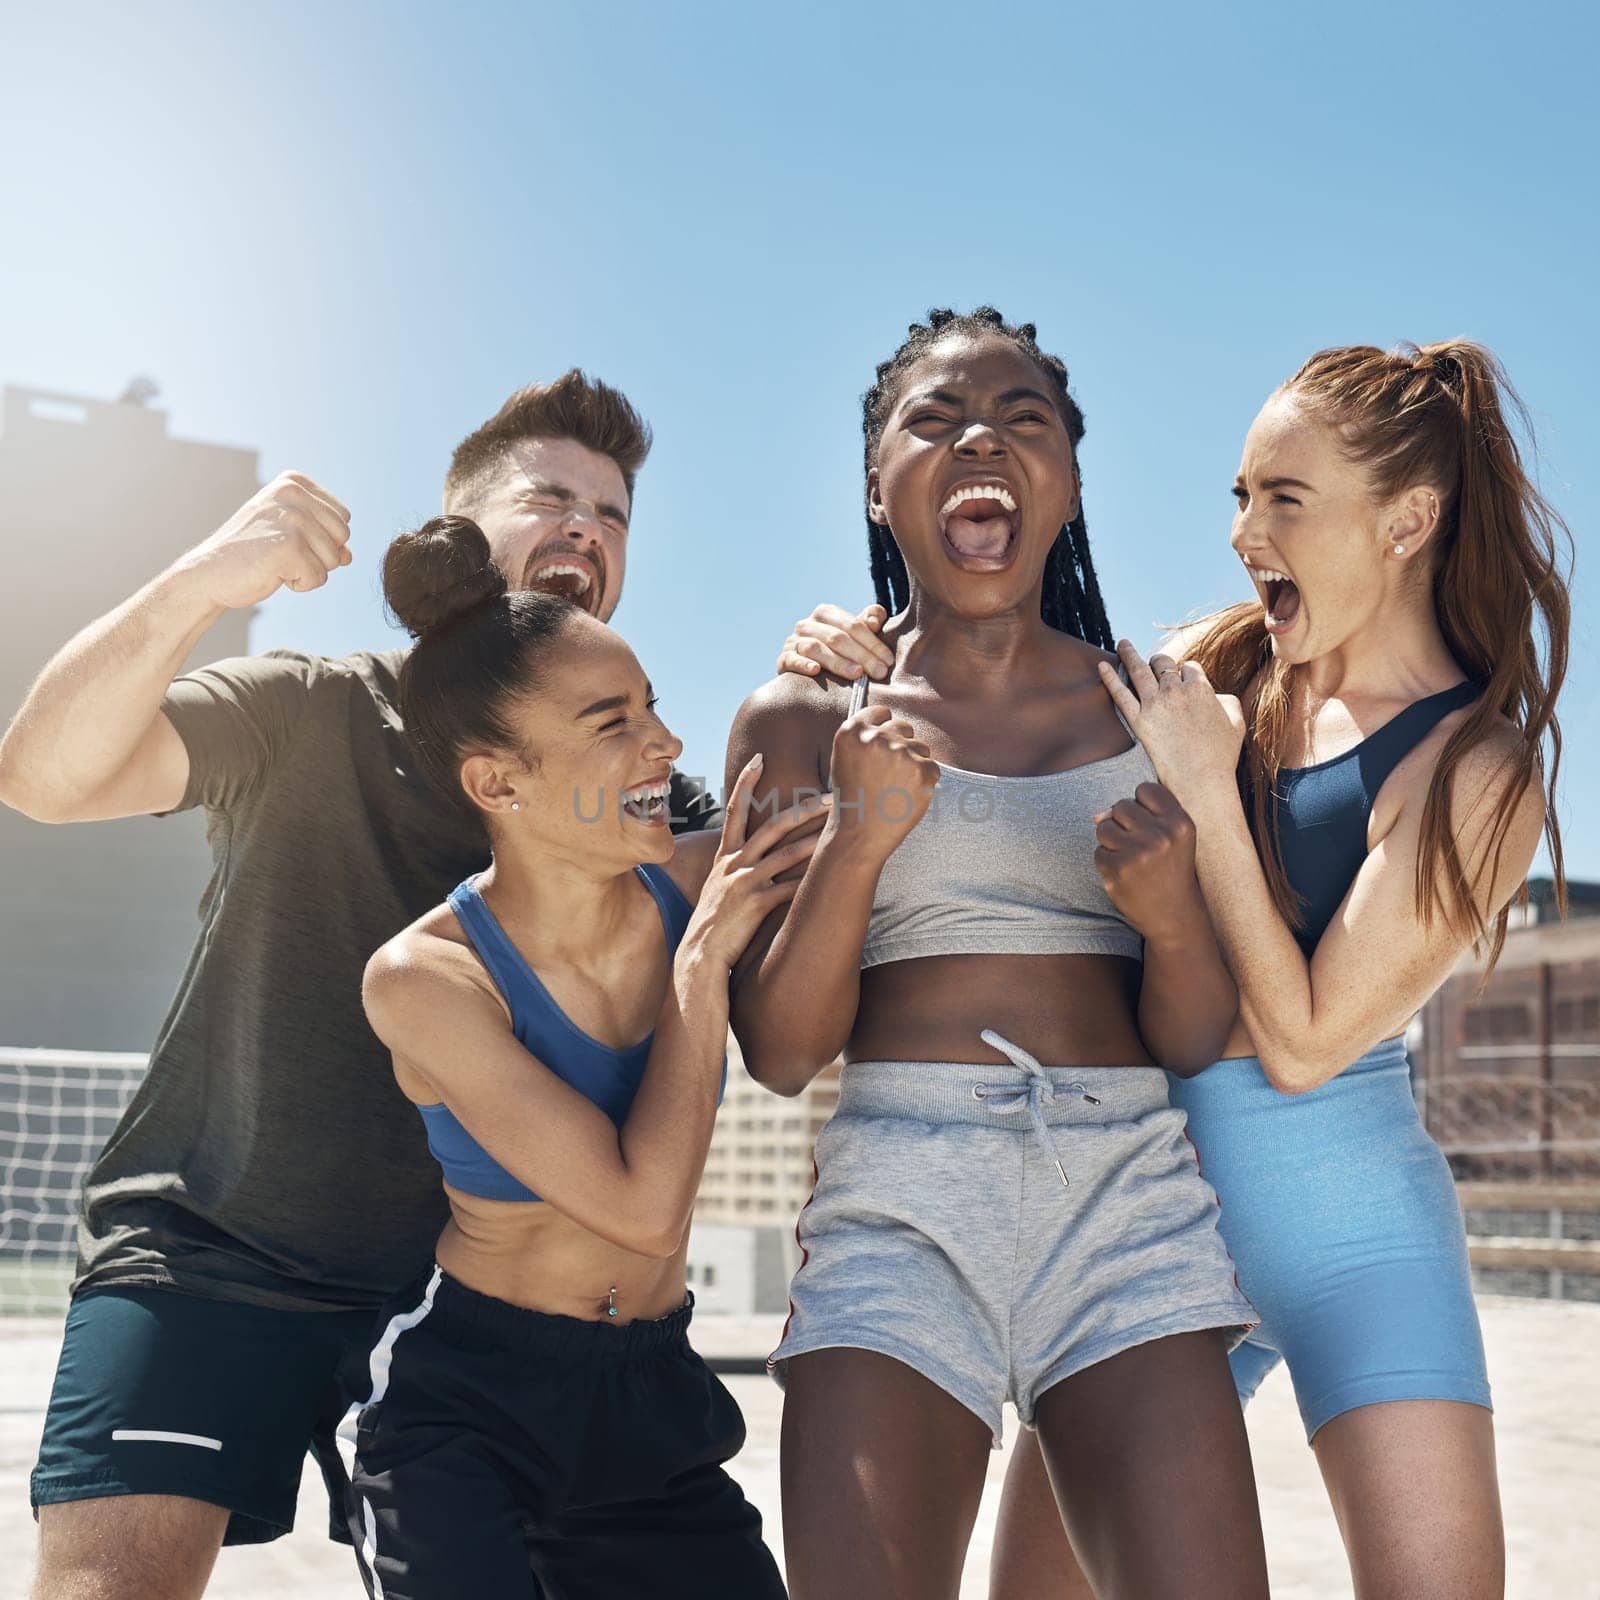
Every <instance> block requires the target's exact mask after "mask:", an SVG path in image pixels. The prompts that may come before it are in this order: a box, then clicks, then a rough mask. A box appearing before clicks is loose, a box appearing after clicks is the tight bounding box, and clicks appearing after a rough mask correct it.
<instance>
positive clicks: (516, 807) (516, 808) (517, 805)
mask: <svg viewBox="0 0 1600 1600" xmlns="http://www.w3.org/2000/svg"><path fill="white" fill-rule="evenodd" d="M1399 548H1400V547H1399V545H1396V546H1395V549H1397V550H1398V549H1399ZM511 809H512V810H513V811H520V810H521V809H522V802H521V801H520V800H513V801H512V802H511Z"/></svg>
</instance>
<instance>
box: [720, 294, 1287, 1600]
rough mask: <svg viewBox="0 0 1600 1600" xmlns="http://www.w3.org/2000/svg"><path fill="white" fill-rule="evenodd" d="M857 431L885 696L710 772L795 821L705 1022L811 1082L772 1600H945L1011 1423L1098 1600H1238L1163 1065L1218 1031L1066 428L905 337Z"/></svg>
mask: <svg viewBox="0 0 1600 1600" xmlns="http://www.w3.org/2000/svg"><path fill="white" fill-rule="evenodd" d="M863 424H864V434H865V467H866V499H867V519H868V527H869V536H870V548H871V554H872V563H873V576H874V580H875V582H876V583H877V584H878V587H879V593H880V595H881V597H882V599H883V601H884V604H885V607H886V608H887V607H891V606H892V607H894V608H895V609H896V611H897V613H898V614H897V615H896V616H895V618H894V620H893V622H891V623H889V624H888V625H887V627H885V628H884V630H883V642H884V643H885V645H886V646H887V647H888V648H889V650H890V651H891V652H892V655H893V671H892V673H891V674H890V676H889V678H888V680H887V682H885V683H884V684H883V685H882V686H881V687H879V688H878V689H877V690H876V692H875V695H874V698H873V701H872V703H871V704H867V703H866V695H865V693H864V692H862V691H864V689H865V683H864V682H862V683H860V684H858V685H857V689H856V692H855V693H853V694H852V693H851V691H850V690H849V688H848V687H847V686H846V685H844V684H842V683H838V682H829V681H824V680H822V679H820V678H819V679H816V680H812V679H807V678H804V677H801V676H797V675H794V674H788V675H784V676H782V677H780V678H778V679H776V680H774V681H773V682H772V683H770V684H768V685H766V686H765V687H764V688H762V689H761V690H759V691H757V693H755V694H754V695H752V696H751V697H750V699H748V700H747V701H746V702H745V704H744V706H743V707H742V708H741V711H740V713H739V717H738V720H737V722H736V724H735V727H734V732H733V736H732V740H731V742H730V747H729V766H728V771H729V772H730V773H733V772H737V771H739V770H741V769H742V768H743V766H744V764H745V762H746V761H747V760H748V758H749V755H750V753H751V752H753V751H755V750H757V749H759V750H761V751H762V752H763V753H764V754H765V756H766V765H765V767H764V769H763V771H762V775H761V778H760V783H759V788H758V803H761V802H765V803H767V804H769V805H776V804H786V803H791V801H792V800H794V799H798V798H800V797H803V796H804V795H805V794H806V793H807V792H808V791H812V792H814V791H817V790H823V789H827V790H831V793H832V803H831V805H830V807H829V815H828V821H827V822H826V824H825V826H824V828H823V830H822V833H821V835H820V837H819V840H818V843H817V847H816V851H815V854H814V855H813V857H812V860H811V862H810V864H809V866H808V869H807V871H806V875H805V877H804V880H803V881H802V882H801V884H800V887H799V889H798V891H797V893H796V895H795V898H794V900H793V902H792V903H791V905H790V906H789V907H787V908H785V910H786V914H785V911H780V912H776V913H774V914H773V915H772V916H771V917H769V918H768V919H767V922H766V923H765V924H764V925H763V928H762V929H761V931H760V932H759V933H758V934H757V935H756V937H755V939H754V940H753V941H752V942H751V945H750V947H749V949H748V950H747V952H746V954H745V956H744V958H743V959H742V960H741V962H740V964H739V967H738V968H737V969H736V974H735V989H734V998H733V1003H732V1021H733V1025H734V1029H735V1031H736V1033H737V1034H738V1036H739V1039H740V1042H741V1044H742V1046H743V1048H744V1055H745V1060H746V1062H747V1064H748V1065H749V1068H750V1070H751V1072H752V1073H753V1075H754V1076H755V1077H756V1078H758V1079H759V1080H760V1081H762V1082H764V1083H766V1084H767V1085H768V1086H769V1087H771V1088H773V1089H775V1090H777V1091H778V1092H779V1093H787V1094H794V1093H798V1092H799V1091H800V1089H801V1088H803V1087H804V1085H805V1084H806V1083H807V1082H809V1081H810V1080H811V1078H812V1077H813V1076H815V1074H816V1073H817V1072H818V1071H819V1070H820V1069H821V1068H822V1067H823V1066H825V1065H826V1064H827V1063H829V1062H830V1061H832V1060H833V1059H834V1058H835V1056H836V1055H838V1054H839V1053H840V1051H841V1050H842V1051H843V1052H844V1055H845V1061H846V1065H845V1068H844V1074H843V1078H842V1080H841V1086H840V1101H839V1108H838V1111H837V1113H836V1114H835V1116H834V1117H833V1119H832V1121H831V1122H830V1123H829V1124H828V1126H827V1127H826V1128H825V1129H824V1130H823V1132H822V1134H821V1136H820V1138H819V1139H818V1142H817V1165H818V1178H817V1186H816V1190H815V1192H814V1194H813V1196H812V1199H811V1201H810V1202H809V1204H808V1205H807V1207H806V1209H805V1211H804V1212H803V1213H802V1215H801V1219H800V1224H799V1230H798V1233H799V1239H800V1243H801V1245H802V1247H803V1248H804V1251H805V1257H804V1260H803V1262H802V1264H801V1266H800V1269H799V1271H798V1273H797V1274H796V1276H795V1280H794V1284H793V1287H792V1289H791V1301H792V1309H791V1315H790V1319H789V1323H788V1325H787V1327H786V1329H785V1334H784V1338H783V1341H782V1343H781V1344H780V1346H779V1348H778V1350H777V1351H776V1352H775V1353H774V1356H773V1366H774V1372H775V1375H777V1376H778V1377H779V1378H780V1381H783V1382H784V1383H785V1385H786V1388H787V1399H786V1404H785V1410H784V1423H783V1444H782V1482H783V1501H784V1546H785V1554H786V1558H787V1562H788V1570H789V1582H790V1589H791V1593H792V1594H793V1595H794V1596H796V1597H797V1600H817V1597H833V1596H837V1595H841V1594H872V1595H875V1596H883V1597H904V1600H940V1597H947V1596H948V1597H953V1596H954V1595H955V1594H956V1592H957V1589H958V1587H959V1584H960V1575H961V1568H962V1563H963V1558H964V1556H965V1551H966V1545H967V1540H968V1538H969V1536H970V1533H971V1529H972V1525H973V1520H974V1517H975V1515H976V1512H977V1507H978V1499H979V1495H980V1493H981V1491H982V1487H983V1481H984V1475H985V1467H986V1462H987V1457H988V1452H989V1447H990V1446H991V1444H995V1443H998V1440H999V1434H1000V1428H1001V1411H1002V1406H1003V1405H1004V1404H1005V1403H1006V1402H1007V1401H1009V1402H1011V1403H1012V1404H1014V1405H1015V1406H1016V1408H1017V1411H1018V1414H1019V1415H1020V1416H1021V1418H1022V1420H1023V1421H1024V1423H1026V1424H1027V1425H1028V1426H1030V1427H1033V1428H1037V1430H1038V1437H1039V1441H1040V1446H1041V1448H1042V1450H1043V1453H1044V1457H1045V1459H1046V1460H1048V1462H1049V1464H1050V1472H1051V1477H1052V1479H1053V1481H1054V1483H1055V1485H1056V1488H1057V1490H1058V1491H1059V1494H1060V1497H1061V1504H1062V1512H1063V1514H1064V1515H1065V1516H1066V1517H1067V1518H1068V1519H1069V1522H1070V1525H1071V1528H1072V1535H1073V1542H1074V1544H1075V1545H1076V1547H1077V1548H1078V1550H1079V1551H1080V1552H1081V1554H1082V1555H1083V1558H1084V1561H1085V1564H1086V1566H1087V1567H1088V1569H1089V1571H1090V1572H1091V1574H1092V1576H1093V1578H1094V1581H1095V1583H1096V1585H1097V1588H1098V1589H1099V1592H1100V1593H1101V1594H1103V1595H1108V1596H1109V1595H1119V1596H1129V1597H1133V1596H1149V1595H1177V1594H1183V1595H1185V1596H1186V1597H1190V1600H1209V1597H1214V1600H1251V1597H1256V1596H1264V1595H1265V1594H1266V1574H1265V1563H1264V1558H1263V1555H1262V1551H1261V1534H1260V1524H1259V1519H1258V1516H1257V1512H1256V1502H1255V1486H1254V1481H1253V1479H1252V1477H1251V1471H1250V1462H1249V1451H1248V1447H1247V1443H1246V1440H1245V1437H1244V1432H1243V1426H1242V1419H1241V1417H1240V1414H1239V1410H1238V1406H1237V1403H1236V1402H1235V1399H1234V1394H1233V1386H1232V1383H1231V1380H1230V1378H1229V1374H1228V1365H1227V1359H1226V1358H1227V1350H1228V1348H1229V1345H1230V1343H1232V1342H1235V1341H1236V1340H1237V1338H1238V1337H1239V1335H1240V1333H1241V1332H1242V1330H1243V1329H1244V1328H1245V1327H1246V1326H1248V1325H1250V1324H1252V1323H1253V1322H1254V1321H1255V1317H1254V1313H1253V1311H1252V1310H1251V1307H1250V1306H1249V1304H1248V1302H1247V1301H1246V1300H1245V1299H1244V1297H1243V1296H1242V1295H1241V1294H1240V1293H1239V1290H1238V1287H1237V1285H1236V1284H1235V1282H1234V1275H1233V1268H1232V1264H1231V1263H1230V1261H1229V1260H1228V1257H1227V1253H1226V1250H1225V1249H1224V1248H1223V1246H1222V1243H1221V1240H1220V1236H1219V1234H1218V1231H1217V1226H1216V1214H1217V1213H1216V1202H1215V1196H1214V1194H1213V1193H1212V1191H1211V1189H1210V1188H1209V1186H1208V1185H1207V1184H1206V1183H1205V1181H1204V1180H1203V1179H1202V1177H1201V1176H1200V1173H1199V1170H1198V1167H1197V1164H1196V1162H1195V1158H1194V1154H1193V1150H1192V1148H1191V1147H1190V1145H1189V1143H1188V1141H1187V1140H1186V1139H1185V1138H1184V1136H1183V1123H1182V1118H1181V1116H1180V1115H1179V1114H1178V1113H1176V1112H1175V1111H1173V1110H1172V1108H1171V1107H1170V1105H1169V1103H1168V1080H1167V1076H1166V1074H1165V1073H1164V1072H1163V1071H1162V1070H1161V1068H1163V1067H1166V1068H1169V1069H1170V1070H1172V1071H1173V1072H1175V1073H1178V1074H1180V1075H1181V1074H1185V1073H1188V1072H1191V1071H1193V1070H1195V1069H1197V1068H1198V1067H1200V1066H1202V1065H1203V1064H1205V1063H1206V1062H1208V1061H1209V1060H1210V1059H1211V1058H1212V1056H1213V1055H1214V1054H1215V1053H1216V1051H1217V1050H1218V1049H1220V1048H1221V1045H1222V1043H1223V1040H1224V1038H1225V1036H1226V1033H1227V1029H1228V1027H1229V1026H1230V1024H1231V1021H1232V1017H1233V1014H1234V1011H1235V1008H1236V997H1235V995H1234V991H1233V986H1232V983H1231V981H1230V980H1229V978H1228V975H1227V972H1226V970H1225V969H1224V967H1223V965H1222V962H1221V959H1220V955H1219V952H1218V949H1217V946H1216V942H1215V939H1214V938H1213V936H1212V933H1211V930H1210V927H1209V925H1208V923H1207V920H1206V915H1205V910H1204V907H1203V905H1202V903H1201V901H1200V896H1199V889H1198V885H1197V883H1196V880H1195V874H1194V865H1193V832H1192V829H1191V828H1190V826H1189V823H1188V820H1187V818H1186V817H1184V815H1183V813H1182V811H1181V809H1180V808H1179V807H1178V806H1177V805H1176V804H1175V803H1174V802H1173V800H1172V797H1171V796H1170V795H1169V794H1168V793H1167V791H1166V790H1165V789H1164V788H1162V787H1161V786H1160V785H1159V784H1158V783H1156V782H1155V781H1154V772H1153V770H1152V768H1151V767H1150V764H1149V762H1148V760H1147V759H1146V757H1145V756H1144V754H1143V753H1142V751H1141V749H1140V747H1139V746H1138V744H1137V742H1135V741H1134V740H1132V739H1131V737H1130V735H1129V732H1128V730H1127V729H1126V727H1124V725H1123V724H1122V723H1121V722H1120V721H1119V719H1118V717H1117V714H1116V711H1115V708H1114V707H1113V705H1112V702H1111V700H1110V699H1109V697H1108V696H1107V695H1106V693H1105V689H1104V686H1103V685H1102V683H1101V681H1100V677H1099V668H1100V665H1101V664H1102V663H1104V662H1110V661H1112V660H1113V659H1114V658H1113V657H1112V656H1111V655H1110V653H1109V651H1108V649H1107V647H1108V646H1109V644H1110V643H1111V635H1110V632H1109V629H1108V628H1107V625H1106V620H1105V615H1104V610H1103V608H1102V606H1101V604H1100V598H1099V592H1098V586H1097V584H1096V582H1095V577H1094V568H1093V564H1092V562H1091V560H1090V556H1089V548H1088V542H1087V536H1086V532H1085V526H1084V517H1083V509H1082V499H1081V495H1080V493H1079V477H1078V466H1077V445H1078V442H1079V440H1080V439H1081V438H1082V436H1083V415H1082V412H1081V411H1080V410H1079V408H1078V405H1077V403H1076V401H1075V400H1074V399H1073V397H1072V394H1071V392H1070V390H1069V388H1068V383H1067V373H1066V369H1065V367H1064V366H1063V365H1062V364H1061V362H1060V361H1059V360H1057V359H1056V358H1055V357H1053V356H1049V355H1046V354H1045V353H1044V352H1042V351H1041V350H1040V349H1039V346H1038V343H1037V341H1036V338H1035V333H1034V329H1033V327H1032V326H1031V325H1029V324H1022V325H1020V326H1014V325H1011V324H1008V323H1006V322H1005V321H1004V320H1003V319H1002V318H1001V317H1000V315H999V314H998V313H997V312H995V311H993V310H992V309H989V308H983V309H981V310H979V311H977V312H974V313H972V314H971V315H968V316H956V315H955V314H953V313H951V312H948V311H941V312H935V313H933V315H932V316H931V317H930V319H929V321H928V322H927V323H926V324H918V325H916V326H914V327H913V328H912V330H911V335H910V337H909V338H908V339H907V340H906V342H905V343H904V345H902V347H901V348H900V350H898V351H897V352H896V353H895V355H894V356H893V357H892V358H891V359H890V360H889V361H887V362H885V363H884V364H883V365H882V366H880V367H879V369H878V374H877V382H876V383H875V384H874V385H873V387H872V388H871V389H870V390H869V391H868V393H867V395H866V399H865V405H864V416H863ZM1130 793H1133V794H1134V795H1135V800H1134V801H1133V802H1132V803H1131V805H1130V806H1129V807H1128V808H1126V809H1127V815H1126V817H1125V819H1124V820H1125V824H1126V825H1125V827H1124V828H1123V830H1122V833H1123V837H1122V838H1120V839H1119V840H1118V841H1116V843H1115V844H1114V846H1112V847H1109V848H1102V849H1099V850H1098V851H1097V849H1096V841H1095V827H1096V819H1097V818H1098V817H1099V815H1100V814H1101V813H1102V812H1104V811H1105V810H1106V808H1107V807H1109V806H1110V805H1112V804H1113V803H1114V802H1116V801H1118V800H1120V799H1122V798H1123V797H1124V796H1125V795H1128V794H1130Z"/></svg>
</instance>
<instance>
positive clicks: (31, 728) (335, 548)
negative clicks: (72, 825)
mask: <svg viewBox="0 0 1600 1600" xmlns="http://www.w3.org/2000/svg"><path fill="white" fill-rule="evenodd" d="M348 524H349V512H348V511H346V510H345V509H344V507H343V506H341V505H339V504H338V502H337V501H335V500H333V499H332V497H331V496H329V495H328V494H327V492H326V491H325V490H322V489H320V488H318V487H317V486H316V485H315V484H313V483H312V482H311V480H310V479H308V478H302V477H300V476H299V475H298V474H294V473H286V474H284V475H283V476H281V477H279V478H276V479H274V480H273V482H272V483H270V484H268V485H267V486H266V488H264V489H263V490H261V491H260V493H258V494H257V495H255V496H254V497H253V498H252V499H250V500H249V501H247V502H246V503H245V505H244V506H243V507H241V508H240V510H239V511H238V512H236V513H235V514H234V516H233V517H232V518H230V519H229V521H228V522H226V523H225V524H224V525H223V526H222V527H221V528H220V529H219V530H218V531H217V532H216V533H214V534H213V535H212V536H211V537H210V538H209V539H207V540H206V541H205V542H204V543H203V544H201V545H199V546H198V547H197V548H196V549H194V550H192V551H190V552H189V553H188V554H187V555H185V556H184V557H182V558H181V559H180V560H179V561H177V562H176V563H175V564H174V565H173V566H172V567H170V568H168V570H167V571H166V572H164V573H162V574H161V575H160V576H159V577H157V578H155V579H153V580H152V581H151V582H150V583H148V584H146V585H145V587H144V588H142V589H141V590H139V592H138V593H137V594H135V595H133V596H132V597H131V598H130V599H128V600H126V601H124V602H123V604H122V605H120V606H118V607H117V608H116V610H115V611H112V612H110V613H109V614H108V615H106V616H104V617H101V618H100V619H99V620H98V621H96V622H93V623H91V624H90V625H89V626H88V627H87V628H85V629H84V630H83V631H82V632H81V633H80V634H78V636H77V637H76V638H75V639H73V640H72V641H71V642H70V643H69V644H67V645H66V646H65V648H64V649H62V650H61V652H60V653H59V654H58V655H57V656H56V657H55V658H54V659H53V660H52V661H51V662H50V663H49V665H48V666H46V668H45V669H44V671H43V672H42V673H41V674H40V676H39V679H38V681H37V682H36V683H35V684H34V686H33V688H32V690H31V691H30V693H29V695H28V698H27V699H26V700H25V701H24V702H23V705H22V708H21V710H20V711H18V713H17V715H16V717H15V719H14V720H13V721H12V724H11V726H10V728H9V729H7V731H6V733H5V736H4V738H3V739H0V803H4V804H6V805H8V806H11V807H12V808H13V809H14V810H17V811H21V812H23V813H24V814H25V815H27V816H30V817H33V818H34V819H35V820H37V821H40V822H84V821H95V820H100V819H103V818H107V817H125V816H134V815H137V814H139V813H141V812H149V811H170V810H172V809H174V808H175V807H177V805H178V804H179V803H180V801H181V800H182V799H183V796H184V793H185V791H186V789H187V787H188V784H189V777H190V773H189V755H188V750H187V747H186V745H185V743H184V741H183V739H182V738H181V737H180V736H179V734H178V732H177V730H176V729H175V728H174V727H173V725H172V723H171V722H170V721H168V719H167V718H166V717H165V716H163V715H162V709H161V707H162V700H163V697H164V696H165V695H166V692H167V690H168V688H169V686H170V685H171V683H172V681H173V678H174V677H175V676H176V675H177V673H178V671H179V669H180V668H181V667H182V665H183V662H184V659H185V658H186V657H187V656H188V654H189V652H190V650H192V649H193V648H194V646H195V644H196V643H197V642H198V641H199V639H200V637H201V635H202V634H204V633H205V631H206V629H207V628H209V627H210V626H211V624H212V623H213V622H215V621H216V620H217V618H218V617H220V616H221V615H222V614H223V612H224V611H227V610H229V609H231V608H234V607H239V606H249V605H254V604H256V603H257V602H258V601H260V600H263V599H265V598H266V597H267V595H269V594H271V593H272V592H273V591H274V590H275V589H277V588H278V586H279V585H280V584H283V583H287V584H289V585H290V586H291V587H293V588H296V589H300V590H305V589H312V588H316V587H319V586H320V585H321V584H322V583H324V582H326V581H327V575H328V573H329V572H331V571H332V570H333V569H334V568H336V567H339V566H344V565H348V563H349V560H350V553H349V550H348V548H347V547H346V541H347V540H348V538H349V534H350V530H349V525H348Z"/></svg>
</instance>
